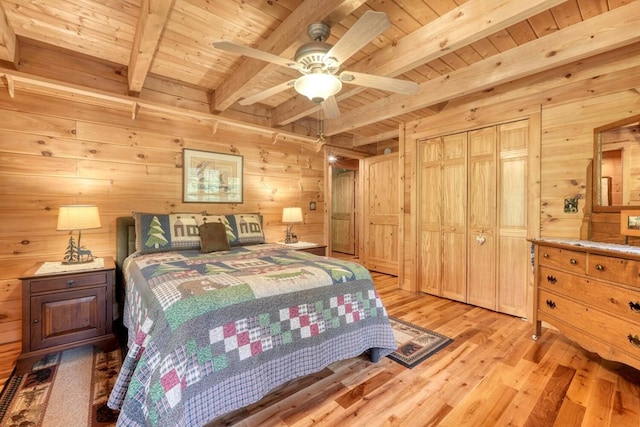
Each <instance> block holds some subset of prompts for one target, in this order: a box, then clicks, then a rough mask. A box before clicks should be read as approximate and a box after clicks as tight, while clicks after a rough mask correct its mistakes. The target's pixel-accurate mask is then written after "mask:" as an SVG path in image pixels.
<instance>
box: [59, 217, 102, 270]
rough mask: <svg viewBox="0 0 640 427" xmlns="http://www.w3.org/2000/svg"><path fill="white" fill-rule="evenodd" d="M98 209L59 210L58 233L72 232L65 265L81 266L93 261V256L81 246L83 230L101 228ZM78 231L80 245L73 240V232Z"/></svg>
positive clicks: (65, 256)
mask: <svg viewBox="0 0 640 427" xmlns="http://www.w3.org/2000/svg"><path fill="white" fill-rule="evenodd" d="M101 227H102V224H101V223H100V213H99V212H98V207H97V206H93V205H67V206H60V208H59V210H58V226H57V227H56V229H57V230H58V231H71V236H70V237H69V245H68V246H67V250H66V252H65V255H64V261H63V263H64V264H80V263H84V262H91V261H93V254H92V253H91V251H90V250H89V249H87V248H84V247H82V246H81V242H80V239H81V238H82V230H92V229H96V228H101ZM74 231H78V243H77V244H76V242H74V240H73V232H74Z"/></svg>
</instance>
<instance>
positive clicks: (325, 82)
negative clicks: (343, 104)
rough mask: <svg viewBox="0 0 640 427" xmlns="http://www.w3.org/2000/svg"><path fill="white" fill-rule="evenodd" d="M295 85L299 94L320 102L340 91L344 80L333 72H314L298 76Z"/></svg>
mask: <svg viewBox="0 0 640 427" xmlns="http://www.w3.org/2000/svg"><path fill="white" fill-rule="evenodd" d="M293 87H294V88H295V89H296V92H298V93H299V94H302V95H304V96H306V97H307V98H309V99H310V100H312V101H313V102H317V103H320V102H324V101H325V100H326V99H327V98H329V97H330V96H333V95H335V94H336V93H338V92H340V89H342V82H341V81H340V79H339V78H337V77H336V76H334V75H333V74H325V73H313V74H306V75H304V76H302V77H298V78H297V79H296V82H295V83H294V84H293Z"/></svg>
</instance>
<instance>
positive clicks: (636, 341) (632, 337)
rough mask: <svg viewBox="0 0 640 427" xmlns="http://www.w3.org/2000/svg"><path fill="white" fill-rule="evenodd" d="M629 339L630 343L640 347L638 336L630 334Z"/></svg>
mask: <svg viewBox="0 0 640 427" xmlns="http://www.w3.org/2000/svg"><path fill="white" fill-rule="evenodd" d="M627 338H629V342H630V343H631V344H633V345H635V346H636V347H640V338H638V336H637V335H631V334H629V335H628V336H627Z"/></svg>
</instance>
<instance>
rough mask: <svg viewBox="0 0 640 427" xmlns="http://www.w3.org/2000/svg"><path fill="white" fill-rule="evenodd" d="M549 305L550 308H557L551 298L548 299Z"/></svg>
mask: <svg viewBox="0 0 640 427" xmlns="http://www.w3.org/2000/svg"><path fill="white" fill-rule="evenodd" d="M547 305H548V306H549V308H550V309H554V308H556V303H555V302H553V301H551V300H550V299H548V300H547Z"/></svg>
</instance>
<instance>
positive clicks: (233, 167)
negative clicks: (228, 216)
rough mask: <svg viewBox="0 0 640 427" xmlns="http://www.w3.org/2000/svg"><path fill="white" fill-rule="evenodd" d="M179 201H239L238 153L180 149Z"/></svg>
mask: <svg viewBox="0 0 640 427" xmlns="http://www.w3.org/2000/svg"><path fill="white" fill-rule="evenodd" d="M183 160H184V161H183V163H182V165H183V179H182V180H183V182H182V201H183V202H185V203H242V156H234V155H232V154H221V153H210V152H207V151H198V150H188V149H186V148H185V149H184V150H183Z"/></svg>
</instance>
